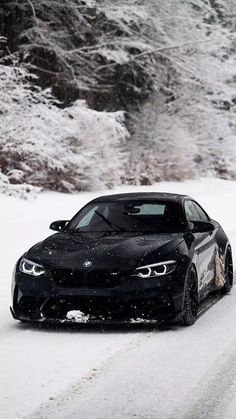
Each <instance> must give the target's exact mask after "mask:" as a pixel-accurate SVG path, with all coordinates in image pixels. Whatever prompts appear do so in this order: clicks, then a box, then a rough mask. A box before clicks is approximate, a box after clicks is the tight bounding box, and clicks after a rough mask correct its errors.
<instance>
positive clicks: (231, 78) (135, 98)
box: [0, 0, 236, 197]
mask: <svg viewBox="0 0 236 419" xmlns="http://www.w3.org/2000/svg"><path fill="white" fill-rule="evenodd" d="M235 34H236V4H235V2H234V1H233V0H227V1H222V0H193V1H184V0H178V1H177V0H167V1H165V2H164V1H159V0H151V1H148V0H143V1H142V0H126V1H124V0H120V1H117V0H57V1H56V0H41V1H36V0H2V1H1V4H0V92H1V108H0V191H1V192H5V193H7V194H13V195H14V194H18V195H20V196H22V197H25V196H27V194H29V192H37V191H39V190H54V191H60V192H75V191H86V190H97V189H104V188H105V189H106V188H107V189H111V188H112V187H114V185H122V184H129V185H151V184H153V183H155V182H158V181H162V180H167V181H168V180H176V181H180V180H184V179H194V178H196V177H200V176H210V177H220V178H223V179H235V178H236V145H235V135H236V118H235V116H236V113H235V112H236V37H235Z"/></svg>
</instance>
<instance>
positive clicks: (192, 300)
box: [182, 266, 199, 326]
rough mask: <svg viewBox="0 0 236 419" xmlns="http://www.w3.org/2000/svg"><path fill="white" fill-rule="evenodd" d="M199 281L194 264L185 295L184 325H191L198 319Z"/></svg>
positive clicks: (190, 271) (188, 276)
mask: <svg viewBox="0 0 236 419" xmlns="http://www.w3.org/2000/svg"><path fill="white" fill-rule="evenodd" d="M198 305H199V301H198V282H197V275H196V271H195V269H194V267H193V266H191V268H190V269H189V271H188V274H187V278H186V284H185V296H184V314H183V317H182V324H183V325H184V326H191V325H192V324H194V323H195V321H196V320H197V314H198Z"/></svg>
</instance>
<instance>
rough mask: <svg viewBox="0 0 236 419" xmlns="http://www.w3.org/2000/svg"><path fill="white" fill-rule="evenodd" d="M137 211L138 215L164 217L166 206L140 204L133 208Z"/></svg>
mask: <svg viewBox="0 0 236 419" xmlns="http://www.w3.org/2000/svg"><path fill="white" fill-rule="evenodd" d="M133 208H134V209H136V210H137V213H138V214H139V215H145V214H146V215H148V214H150V215H164V213H165V209H166V205H165V204H141V205H135V206H134V207H133Z"/></svg>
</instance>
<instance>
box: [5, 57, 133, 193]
mask: <svg viewBox="0 0 236 419" xmlns="http://www.w3.org/2000/svg"><path fill="white" fill-rule="evenodd" d="M33 81H34V77H33V76H32V75H31V76H30V75H29V73H28V72H27V70H26V69H23V68H21V67H11V66H6V65H0V91H1V109H0V169H1V172H2V174H4V175H5V176H6V177H7V179H8V181H10V182H11V183H13V184H19V183H29V184H30V185H37V186H40V187H43V188H46V189H52V190H59V191H74V190H88V189H94V188H96V187H99V188H102V187H111V186H112V185H113V184H114V183H119V182H120V179H121V174H122V173H123V172H122V167H123V164H124V162H123V159H124V158H125V153H123V149H124V148H125V142H126V139H127V138H128V132H127V130H126V128H125V127H124V113H122V112H116V113H106V112H97V111H95V110H91V109H89V108H88V107H87V105H86V103H85V102H84V101H81V100H78V101H76V102H75V103H74V104H73V105H72V106H70V107H67V108H66V109H62V108H60V107H59V106H55V98H53V96H52V95H51V93H50V91H48V90H46V91H42V90H41V89H40V88H37V87H35V86H33V85H32V82H33ZM57 105H59V103H57ZM5 181H6V179H5ZM5 183H6V182H5ZM5 186H6V185H5Z"/></svg>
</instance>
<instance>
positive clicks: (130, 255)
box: [26, 233, 183, 269]
mask: <svg viewBox="0 0 236 419" xmlns="http://www.w3.org/2000/svg"><path fill="white" fill-rule="evenodd" d="M182 239H183V234H180V233H173V234H145V235H144V234H131V233H120V234H111V235H106V234H104V233H86V234H85V233H83V234H77V235H71V234H67V233H57V234H54V235H52V236H50V237H48V238H47V239H46V240H44V241H43V242H40V243H38V244H36V245H35V246H33V247H32V248H31V249H30V250H29V251H28V253H27V255H26V257H28V258H29V259H30V258H32V259H33V260H35V261H37V262H39V263H42V264H45V266H50V267H51V266H52V267H64V268H77V269H82V268H83V269H84V266H83V263H84V262H85V261H86V260H88V261H90V262H92V268H93V269H107V268H111V269H113V268H116V269H122V268H123V269H131V268H133V267H136V266H137V265H139V266H140V265H141V264H145V263H154V262H155V261H158V260H162V259H163V256H164V255H165V254H166V253H168V252H170V251H171V250H172V249H173V248H174V247H176V246H177V245H178V244H179V243H180V242H181V241H182Z"/></svg>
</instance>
